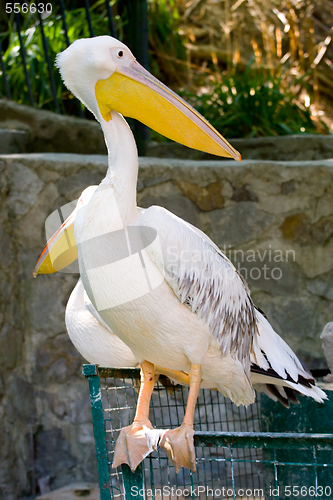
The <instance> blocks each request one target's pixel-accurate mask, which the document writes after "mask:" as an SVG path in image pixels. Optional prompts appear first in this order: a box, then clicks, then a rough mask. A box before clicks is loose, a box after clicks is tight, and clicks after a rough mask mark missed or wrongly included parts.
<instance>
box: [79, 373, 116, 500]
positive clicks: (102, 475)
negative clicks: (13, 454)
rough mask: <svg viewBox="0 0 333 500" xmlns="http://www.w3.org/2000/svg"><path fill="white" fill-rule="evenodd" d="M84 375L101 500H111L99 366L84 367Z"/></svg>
mask: <svg viewBox="0 0 333 500" xmlns="http://www.w3.org/2000/svg"><path fill="white" fill-rule="evenodd" d="M83 375H84V376H85V377H86V378H87V379H88V380H89V390H90V404H91V413H92V418H93V426H94V438H95V446H96V457H97V467H98V482H99V488H100V498H101V500H111V491H110V479H109V465H108V452H107V449H106V442H105V429H104V415H103V405H102V391H101V384H100V378H99V375H98V367H97V365H83Z"/></svg>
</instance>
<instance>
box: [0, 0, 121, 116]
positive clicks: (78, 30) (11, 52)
mask: <svg viewBox="0 0 333 500" xmlns="http://www.w3.org/2000/svg"><path fill="white" fill-rule="evenodd" d="M90 12H91V21H92V27H93V31H94V34H95V35H96V36H98V35H105V33H108V32H109V26H108V17H107V13H106V9H105V1H104V0H98V1H97V2H95V3H94V5H93V6H92V7H91V9H90ZM114 21H115V23H116V29H117V33H118V38H120V39H122V36H123V35H122V34H123V23H122V21H121V19H120V18H119V17H116V19H115V20H114ZM66 24H67V28H68V38H69V41H70V42H73V41H74V40H77V39H78V38H87V37H89V36H90V33H89V26H88V22H87V16H86V10H85V9H84V8H78V9H74V10H71V11H68V12H67V13H66ZM43 28H44V33H45V36H46V39H47V42H48V53H49V56H50V60H51V64H52V67H53V66H54V61H55V57H56V54H57V53H59V52H61V51H62V50H64V49H65V48H66V39H65V33H64V30H63V23H62V19H61V16H60V14H59V12H57V10H54V11H53V13H52V14H51V15H50V16H49V17H48V18H47V19H45V20H44V21H43ZM21 34H22V40H23V44H24V47H25V52H26V62H27V69H28V73H29V75H30V79H31V86H32V93H33V97H34V100H35V105H36V106H37V107H40V108H44V109H51V110H54V103H53V97H52V90H51V82H50V77H49V73H48V67H47V62H46V58H45V53H44V48H43V43H42V36H41V29H40V24H39V21H38V18H37V14H35V15H32V14H30V15H29V14H26V15H24V17H23V22H22V26H21ZM8 36H9V42H8V48H7V50H6V52H5V53H4V56H3V60H4V63H5V67H6V74H7V78H8V82H9V86H10V89H11V95H12V99H13V100H14V101H16V102H18V103H21V104H30V101H29V94H28V88H27V84H26V79H25V74H24V69H23V65H22V63H21V55H20V43H19V37H18V33H17V30H16V29H15V30H14V29H13V19H12V20H11V23H10V26H9V30H8ZM53 77H54V80H55V86H56V91H57V97H58V99H59V104H60V107H61V111H62V112H67V113H69V114H76V113H77V110H78V104H77V103H76V102H75V100H74V98H73V96H72V95H71V94H70V93H69V92H68V91H67V90H66V89H65V87H64V86H63V84H62V81H61V78H60V74H59V72H58V71H57V70H55V69H54V67H53ZM0 89H1V87H0ZM1 90H2V92H3V94H4V89H1Z"/></svg>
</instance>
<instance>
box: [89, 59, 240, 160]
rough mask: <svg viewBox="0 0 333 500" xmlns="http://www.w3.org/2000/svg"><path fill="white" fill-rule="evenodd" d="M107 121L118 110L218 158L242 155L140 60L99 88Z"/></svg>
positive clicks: (108, 79)
mask: <svg viewBox="0 0 333 500" xmlns="http://www.w3.org/2000/svg"><path fill="white" fill-rule="evenodd" d="M95 95H96V99H97V103H98V106H99V109H100V112H101V115H102V117H103V118H104V120H106V121H109V120H110V119H111V114H110V112H111V111H112V110H113V111H117V112H118V113H121V114H122V115H124V116H127V117H130V118H135V119H137V120H139V121H140V122H142V123H144V124H145V125H147V126H148V127H150V128H152V129H153V130H155V131H156V132H159V133H160V134H162V135H164V136H165V137H168V138H169V139H171V140H173V141H176V142H179V143H180V144H184V145H185V146H188V147H190V148H194V149H198V150H199V151H204V152H206V153H210V154H213V155H217V156H225V157H229V158H234V159H235V160H240V159H241V156H240V154H239V153H238V151H236V150H235V149H234V148H233V147H232V146H231V145H230V144H229V143H228V141H226V139H224V137H222V135H221V134H219V132H218V131H217V130H215V128H214V127H212V126H211V125H210V124H209V123H208V121H207V120H206V119H205V118H203V116H201V115H200V114H199V113H198V112H197V111H196V110H195V109H194V108H192V106H190V105H189V104H187V103H186V102H185V101H184V100H183V99H182V98H181V97H179V96H178V95H177V94H176V93H175V92H173V91H172V90H170V89H169V88H168V87H166V86H165V85H164V84H163V83H161V82H160V81H159V80H157V78H155V77H154V76H152V75H151V74H150V73H149V72H148V71H147V70H145V69H144V68H143V67H142V66H141V65H140V64H139V63H138V62H137V61H132V62H131V63H130V64H129V65H128V66H127V65H126V66H123V65H119V66H118V67H117V69H116V71H115V72H114V73H113V74H112V75H111V76H110V77H109V78H107V79H106V80H98V82H97V83H96V86H95Z"/></svg>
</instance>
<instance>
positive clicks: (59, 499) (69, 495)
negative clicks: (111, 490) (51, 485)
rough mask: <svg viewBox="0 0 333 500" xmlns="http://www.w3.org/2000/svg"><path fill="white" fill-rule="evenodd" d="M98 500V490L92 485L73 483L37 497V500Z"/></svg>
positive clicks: (95, 485)
mask: <svg viewBox="0 0 333 500" xmlns="http://www.w3.org/2000/svg"><path fill="white" fill-rule="evenodd" d="M82 497H84V498H85V500H99V499H100V495H99V488H98V485H97V484H93V483H75V484H70V485H68V486H64V487H63V488H59V489H57V490H54V491H51V492H50V493H46V494H45V495H42V496H40V497H38V499H39V500H78V499H79V498H82Z"/></svg>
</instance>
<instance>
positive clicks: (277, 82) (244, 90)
mask: <svg viewBox="0 0 333 500" xmlns="http://www.w3.org/2000/svg"><path fill="white" fill-rule="evenodd" d="M182 96H183V97H184V99H186V100H188V101H190V102H191V104H192V105H193V106H194V107H195V108H196V109H197V110H198V111H199V113H201V114H202V115H203V116H204V117H205V118H206V119H207V120H208V121H209V122H210V123H211V124H212V125H213V126H214V127H215V128H216V129H217V130H218V131H219V132H220V133H221V134H223V135H224V136H225V137H228V138H236V137H260V136H272V135H287V134H300V133H316V132H317V128H316V126H315V123H314V121H313V120H312V118H311V113H310V111H309V110H308V109H305V108H302V107H300V105H299V104H298V103H297V102H296V101H295V96H294V94H292V93H291V92H290V91H288V90H284V89H283V75H282V76H277V75H271V74H270V73H269V71H268V70H265V69H264V68H255V67H253V66H252V65H251V64H250V65H248V67H247V68H246V70H245V71H240V70H239V69H238V68H237V67H235V68H234V69H233V70H232V71H231V72H229V73H227V74H222V75H219V77H218V78H215V79H214V81H213V83H212V84H211V85H210V87H209V88H207V87H206V88H205V92H204V93H202V94H201V95H200V96H198V95H195V94H193V93H191V92H186V91H183V92H182Z"/></svg>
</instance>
